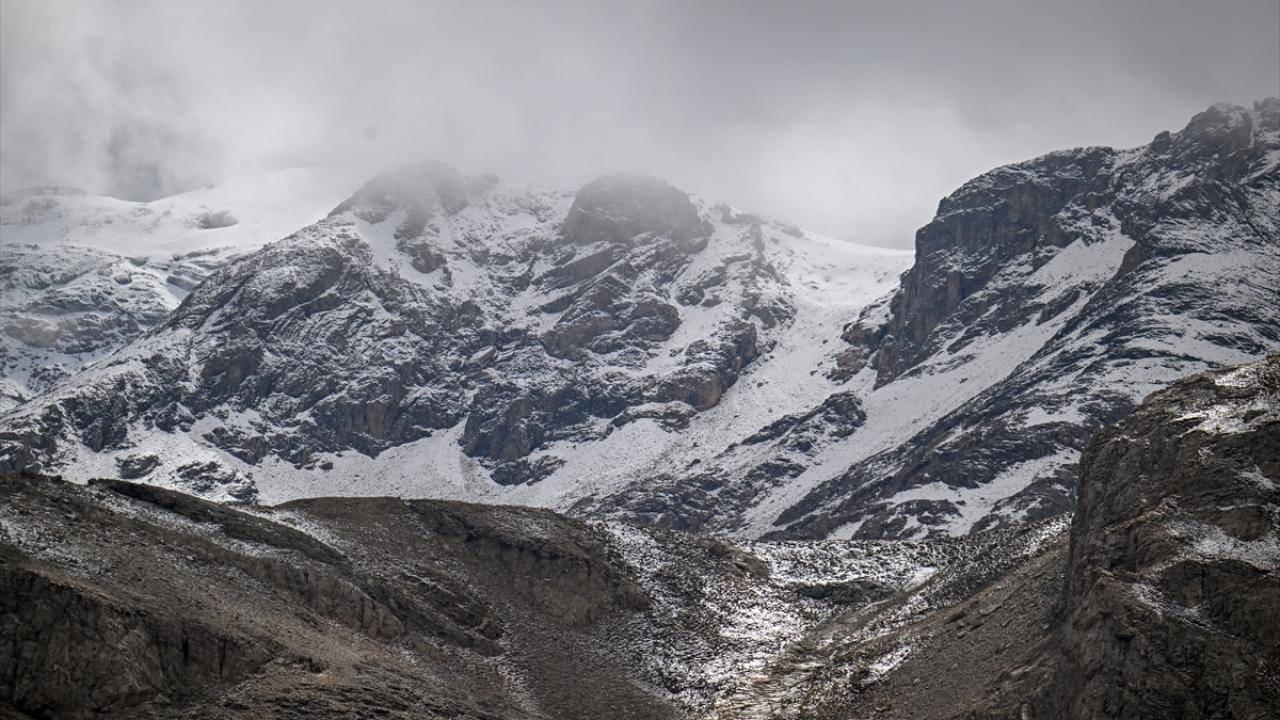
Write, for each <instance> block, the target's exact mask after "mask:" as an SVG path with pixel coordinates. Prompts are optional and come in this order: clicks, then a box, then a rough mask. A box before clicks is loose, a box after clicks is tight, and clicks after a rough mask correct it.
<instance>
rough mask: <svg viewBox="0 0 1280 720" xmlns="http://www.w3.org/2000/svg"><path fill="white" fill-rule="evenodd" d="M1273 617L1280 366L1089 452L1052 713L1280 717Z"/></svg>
mask: <svg viewBox="0 0 1280 720" xmlns="http://www.w3.org/2000/svg"><path fill="white" fill-rule="evenodd" d="M1277 607H1280V356H1273V357H1272V358H1271V359H1269V360H1267V361H1263V362H1259V363H1256V364H1253V365H1246V366H1243V367H1239V368H1236V369H1232V370H1225V371H1218V372H1213V373H1207V374H1204V375H1198V376H1195V377H1192V378H1190V379H1188V380H1185V381H1183V382H1179V383H1177V384H1176V385H1174V386H1173V387H1171V388H1169V389H1168V390H1164V391H1161V392H1159V393H1156V394H1154V395H1152V396H1151V397H1150V398H1149V399H1148V400H1147V401H1146V402H1145V403H1144V404H1143V405H1142V407H1141V408H1140V409H1139V410H1138V412H1136V413H1135V414H1134V415H1133V416H1131V417H1130V418H1128V419H1126V420H1125V421H1123V422H1121V423H1120V424H1119V425H1117V426H1116V427H1114V428H1110V429H1108V430H1105V431H1103V432H1102V433H1100V434H1099V435H1098V437H1097V438H1096V439H1095V440H1094V441H1093V443H1092V444H1091V445H1090V447H1089V451H1088V452H1087V453H1086V454H1085V456H1084V459H1083V461H1082V468H1081V483H1080V509H1079V511H1078V512H1077V514H1076V516H1075V520H1074V522H1073V524H1072V528H1071V552H1070V567H1069V575H1068V582H1067V590H1066V616H1065V620H1064V623H1063V625H1062V628H1061V630H1060V631H1059V632H1058V635H1057V638H1058V642H1059V643H1060V646H1061V647H1060V649H1061V658H1062V659H1061V662H1060V666H1059V669H1058V672H1057V674H1056V682H1055V683H1054V684H1053V686H1052V692H1051V694H1050V696H1049V698H1048V701H1047V705H1048V706H1051V707H1053V708H1054V709H1055V710H1054V713H1055V714H1052V715H1048V716H1049V717H1063V718H1094V717H1132V718H1153V719H1154V718H1169V717H1200V718H1254V717H1257V718H1261V717H1268V716H1271V715H1273V714H1274V713H1275V712H1276V711H1277V710H1280V619H1278V618H1277V616H1276V612H1275V609H1276V608H1277ZM1037 717H1038V715H1037Z"/></svg>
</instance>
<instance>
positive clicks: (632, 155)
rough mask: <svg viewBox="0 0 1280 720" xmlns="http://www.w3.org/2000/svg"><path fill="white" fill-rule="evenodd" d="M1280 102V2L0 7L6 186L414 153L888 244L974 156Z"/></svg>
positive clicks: (1044, 148) (913, 224)
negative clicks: (720, 206) (628, 187)
mask: <svg viewBox="0 0 1280 720" xmlns="http://www.w3.org/2000/svg"><path fill="white" fill-rule="evenodd" d="M1276 94H1280V0H1230V1H1228V0H1216V1H1213V2H1210V1H1208V0H1204V1H1201V2H1181V1H1178V0H1129V1H1126V0H1104V1H1098V2H1032V1H1030V0H1016V1H1015V0H1009V1H1007V2H1005V1H996V0H980V1H975V0H967V1H966V2H959V1H956V2H945V3H942V2H939V3H933V2H910V1H907V0H898V1H895V2H851V1H850V2H840V1H838V0H832V1H831V2H826V3H804V2H794V1H792V2H734V3H721V2H709V1H699V0H692V1H690V0H686V1H684V2H640V3H625V4H624V3H615V2H604V1H596V2H580V3H563V2H554V3H553V2H548V1H546V0H533V1H529V2H513V3H498V2H482V1H479V0H471V1H468V2H456V3H454V2H418V1H415V2H399V1H394V0H365V1H364V2H354V1H352V2H326V1H320V0H306V1H303V0H295V1H293V2H269V1H264V0H254V1H252V2H233V1H228V0H219V1H218V2H205V3H197V2H182V1H180V0H163V1H160V0H157V1H154V2H151V1H145V0H130V1H128V2H98V1H95V2H84V3H78V2H69V1H67V0H30V1H28V0H0V189H3V190H11V189H15V188H18V187H22V186H26V185H33V184H50V183H57V184H67V185H75V186H80V187H85V188H88V189H90V190H93V191H97V192H105V193H110V194H115V195H119V196H122V197H130V198H145V197H154V196H158V195H162V194H168V193H172V192H177V191H181V190H184V189H189V188H191V187H195V186H199V185H202V184H206V183H210V182H216V181H218V180H220V179H222V178H226V177H229V176H231V175H235V174H239V173H243V172H253V171H256V170H261V169H270V168H277V167H289V166H296V165H334V164H354V165H358V166H360V167H361V168H362V169H368V170H369V171H372V170H373V169H375V168H380V167H387V166H392V165H396V164H400V163H405V162H411V161H413V160H417V159H423V158H436V159H440V160H444V161H447V162H450V163H452V164H454V165H455V166H457V167H458V168H459V169H460V170H462V171H464V172H468V173H479V172H485V171H492V172H496V173H498V174H499V175H502V176H503V177H506V178H509V179H514V180H519V181H528V182H533V183H535V184H539V185H550V186H563V187H577V186H578V185H580V184H582V183H583V182H585V181H587V180H589V179H591V178H592V177H594V176H596V175H599V174H603V173H608V172H619V171H628V172H641V173H647V174H652V175H658V176H661V177H664V178H666V179H668V180H670V181H671V182H672V183H674V184H676V185H677V186H679V187H681V188H682V189H685V190H688V191H691V192H696V193H699V194H701V195H704V196H707V197H711V198H714V199H718V200H724V201H727V202H730V203H733V204H735V205H738V206H741V207H744V208H748V209H751V210H753V211H756V212H762V213H766V214H770V215H774V216H778V217H781V218H785V219H788V220H791V221H793V222H795V223H797V224H800V225H802V226H805V227H808V228H810V229H813V230H816V231H819V232H823V233H826V234H829V235H835V236H837V237H844V238H849V239H854V240H859V241H862V242H869V243H875V244H884V245H898V246H909V245H910V244H911V240H912V235H913V233H914V230H915V228H917V227H919V226H920V225H922V224H924V223H925V222H927V221H928V220H929V218H930V217H931V216H932V214H933V211H934V210H935V208H936V205H937V201H938V199H939V198H941V197H942V196H943V195H945V194H946V193H948V192H949V191H950V190H952V189H954V188H955V187H956V186H957V185H959V184H960V183H962V182H964V181H965V180H967V179H968V178H970V177H972V176H974V175H976V174H978V173H981V172H982V171H984V170H987V169H989V168H991V167H993V166H996V165H1000V164H1003V163H1006V162H1011V161H1016V160H1020V159H1025V158H1028V157H1032V156H1035V155H1038V154H1042V153H1044V152H1048V151H1051V150H1054V149H1059V148H1064V147H1071V146H1076V145H1086V144H1101V145H1116V146H1130V145H1136V144H1140V143H1144V142H1147V141H1148V140H1150V138H1151V137H1152V136H1153V135H1154V134H1155V133H1156V132H1158V131H1160V130H1162V129H1178V128H1180V127H1182V126H1183V125H1184V124H1185V123H1186V121H1187V120H1188V119H1189V118H1190V116H1191V115H1192V114H1194V113H1195V112H1197V111H1199V110H1201V109H1203V108H1205V107H1207V106H1208V105H1210V104H1212V103H1214V102H1219V101H1225V102H1234V103H1238V104H1249V103H1252V101H1254V100H1256V99H1259V98H1262V97H1265V96H1268V95H1276Z"/></svg>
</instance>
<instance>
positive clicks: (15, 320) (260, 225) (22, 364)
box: [0, 168, 361, 409]
mask: <svg viewBox="0 0 1280 720" xmlns="http://www.w3.org/2000/svg"><path fill="white" fill-rule="evenodd" d="M360 182H361V180H360V179H357V178H356V176H355V175H354V174H353V173H350V172H346V171H338V170H329V169H322V168H308V169H296V170H286V171H281V172H274V173H267V174H263V175H254V176H245V177H240V178H235V179H232V180H230V181H228V182H226V183H224V184H222V185H218V186H216V187H210V188H204V189H201V190H194V191H192V192H188V193H184V194H182V195H176V196H173V197H168V198H163V199H160V200H156V201H153V202H146V203H142V202H128V201H124V200H119V199H116V198H112V197H103V196H98V195H88V194H86V193H84V192H82V191H78V190H74V189H70V188H58V187H44V188H33V189H28V190H20V191H15V192H12V193H6V194H4V195H3V196H0V293H2V294H3V299H4V302H3V303H2V304H0V373H2V377H0V409H8V408H10V407H13V406H14V405H17V404H18V403H21V402H22V401H24V400H27V399H29V398H31V397H33V396H35V395H36V394H38V393H39V392H41V391H43V390H45V389H47V388H48V387H49V386H51V385H52V384H53V383H54V382H56V381H57V380H60V379H62V378H64V377H67V376H69V375H72V374H74V373H75V372H77V371H79V370H80V369H81V368H82V367H84V366H85V365H87V364H89V363H91V362H93V361H95V360H98V359H100V358H102V357H105V356H106V355H108V354H110V353H111V352H113V351H115V350H117V349H119V348H120V347H122V346H123V345H124V344H125V343H127V342H128V341H130V340H132V339H134V338H135V337H137V336H138V335H140V334H141V333H142V332H143V331H144V330H146V329H147V328H149V327H152V326H153V325H156V324H157V323H159V322H160V321H162V320H164V318H166V317H167V316H168V315H169V313H171V312H172V311H173V310H174V308H176V307H177V306H178V303H180V302H181V301H182V299H183V298H184V297H186V295H187V293H188V292H190V291H191V289H192V288H194V287H195V286H196V285H198V284H199V283H200V281H201V280H203V279H204V278H205V277H206V276H207V275H208V274H209V272H210V271H212V270H213V269H214V268H216V267H218V266H220V265H221V264H223V263H225V262H226V261H227V260H228V259H229V258H231V257H235V256H237V255H240V254H244V253H246V252H249V251H252V250H256V249H258V248H260V247H262V246H263V245H265V244H267V243H268V242H271V241H274V240H278V239H280V238H281V237H283V236H285V235H287V234H288V233H290V232H293V231H294V230H296V229H298V228H299V227H302V226H303V225H306V224H308V223H311V222H314V221H315V220H317V219H319V218H322V217H324V215H325V214H326V213H328V212H329V210H331V209H332V208H333V207H334V206H335V205H336V204H338V203H339V202H341V201H342V200H343V199H345V198H346V197H348V196H350V194H351V193H352V192H354V191H355V189H356V188H358V187H359V185H360Z"/></svg>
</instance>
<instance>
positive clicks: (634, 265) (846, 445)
mask: <svg viewBox="0 0 1280 720" xmlns="http://www.w3.org/2000/svg"><path fill="white" fill-rule="evenodd" d="M8 227H9V226H8V225H6V226H5V232H6V234H8V233H9V232H10V231H9V230H8ZM231 229H233V228H227V230H231ZM191 232H196V231H194V230H193V231H191ZM201 232H224V230H214V231H201ZM916 244H917V248H916V262H915V265H914V266H912V267H911V268H910V269H909V270H908V271H907V272H906V274H905V275H904V276H903V277H902V280H901V283H900V284H895V282H896V275H897V274H898V273H899V272H900V271H902V270H907V265H908V256H907V255H906V254H904V253H895V252H893V251H888V250H879V249H873V248H863V247H859V246H855V245H850V244H848V243H842V242H838V241H834V240H829V239H826V238H821V237H819V236H816V235H813V234H811V233H806V232H803V231H800V230H797V229H795V228H792V227H789V226H787V225H785V224H782V223H778V222H774V221H770V220H767V219H762V218H758V217H755V216H752V215H750V214H747V213H744V212H742V211H739V210H736V209H733V208H730V207H727V206H725V205H721V204H715V203H711V202H708V201H705V200H702V199H699V198H696V197H691V196H688V195H686V194H684V193H683V192H681V191H679V190H677V189H675V188H672V187H671V186H669V185H667V184H666V183H665V182H662V181H660V180H655V179H650V178H635V177H627V176H612V177H606V178H601V179H599V180H597V181H595V182H593V183H590V184H588V185H587V186H586V187H584V188H582V189H581V190H580V191H579V192H577V193H576V194H571V193H563V192H556V191H544V190H537V189H530V188H527V187H519V186H513V185H510V184H508V183H503V182H500V181H498V180H497V179H496V178H493V177H491V176H477V177H469V176H464V175H461V174H459V173H458V172H456V171H454V170H453V169H451V168H449V167H447V166H444V165H440V164H436V163H427V164H423V165H419V166H415V167H410V168H406V169H403V170H400V171H396V172H392V173H388V174H386V175H383V176H381V177H379V178H377V179H375V180H374V181H372V182H370V183H368V184H367V185H365V186H364V187H363V188H362V189H360V190H359V191H358V192H356V193H355V194H354V195H352V196H351V197H349V198H348V199H347V200H345V201H343V202H341V203H340V204H338V205H337V207H336V209H334V210H333V211H332V212H331V213H330V214H329V215H328V216H327V217H326V218H325V219H323V220H321V221H320V222H318V223H315V224H313V225H310V226H307V227H305V228H303V229H301V230H298V231H297V232H294V233H293V234H292V235H289V236H288V237H287V238H285V239H283V240H281V241H279V242H276V243H273V244H271V245H268V246H266V247H264V248H262V249H261V250H258V251H256V252H253V253H249V254H245V255H243V256H240V257H238V258H236V259H234V260H232V261H230V262H225V263H222V262H220V263H218V264H217V266H216V267H213V268H209V269H208V270H205V271H202V272H205V273H206V274H207V277H205V278H204V279H203V280H202V281H201V282H200V283H199V284H198V285H196V286H195V287H194V288H193V289H192V290H191V292H190V293H189V294H187V295H185V298H184V300H183V302H182V304H181V305H180V306H178V307H177V308H176V309H175V310H173V311H172V312H171V313H169V314H168V315H166V316H164V317H163V320H161V319H159V315H156V314H153V315H147V316H146V317H147V318H149V319H148V320H147V321H146V322H145V323H143V322H136V323H133V324H136V325H137V326H138V327H139V329H141V328H143V327H147V326H149V327H150V329H149V330H146V331H145V332H144V333H143V334H141V335H139V336H137V337H134V338H133V339H132V340H131V341H130V342H129V343H128V344H127V345H125V346H124V347H122V348H120V349H119V350H118V351H116V352H115V353H114V354H111V355H109V356H106V357H101V358H100V359H97V360H96V362H94V363H93V364H92V365H91V366H89V367H86V368H84V369H83V370H81V371H80V372H78V373H76V374H74V375H73V376H71V377H68V378H66V379H64V380H63V381H61V382H58V383H56V384H53V385H52V386H51V387H49V389H48V390H47V391H45V392H43V393H42V394H39V395H37V396H36V397H33V398H32V399H30V400H29V401H27V402H25V403H23V404H21V405H19V406H17V407H15V408H13V409H11V410H10V411H8V412H7V413H5V414H4V415H3V416H0V469H6V470H9V471H42V472H51V473H60V474H63V475H66V476H68V477H71V478H74V479H79V480H86V479H88V478H91V477H121V478H138V479H145V481H146V482H149V483H154V484H159V485H164V486H169V487H175V488H180V489H184V490H187V491H192V492H197V493H200V494H204V495H206V496H208V497H213V498H224V499H225V498H238V499H252V498H255V497H256V498H258V499H259V500H261V501H262V502H265V503H278V502H283V501H286V500H290V499H295V498H301V497H314V496H324V495H351V496H361V495H382V494H386V495H400V496H404V497H432V498H444V499H460V500H472V501H481V502H496V503H511V504H520V505H534V506H542V507H550V508H554V509H557V510H561V511H565V512H569V513H572V514H575V515H578V516H583V517H593V518H612V519H619V520H627V521H632V522H638V523H641V524H655V525H662V526H667V527H672V528H678V529H693V530H705V531H711V532H716V533H721V534H727V535H731V536H736V537H741V538H759V537H777V538H827V537H835V538H848V537H859V538H918V537H925V536H930V537H933V536H947V535H953V536H954V535H963V534H966V533H969V532H973V531H976V530H982V529H985V528H993V527H1001V526H1004V525H1008V524H1016V523H1020V522H1024V521H1033V520H1038V519H1046V518H1049V517H1052V516H1055V515H1058V514H1060V513H1063V512H1065V511H1068V510H1069V509H1071V507H1073V503H1074V494H1075V487H1076V480H1077V473H1076V461H1077V460H1078V458H1079V455H1080V452H1081V450H1082V449H1083V447H1084V445H1085V443H1086V442H1087V440H1088V438H1089V437H1090V436H1091V435H1092V434H1093V433H1094V432H1095V431H1096V430H1098V429H1099V428H1101V427H1103V426H1105V425H1106V424H1108V423H1110V422H1113V421H1115V420H1116V419H1118V418H1119V417H1122V416H1123V415H1124V414H1125V413H1127V412H1129V411H1131V410H1132V409H1133V408H1134V407H1135V406H1136V404H1137V403H1138V402H1139V401H1140V400H1141V398H1142V397H1143V396H1144V395H1146V394H1147V393H1149V392H1151V391H1154V390H1157V389H1160V388H1162V387H1164V386H1166V385H1167V384H1168V383H1170V382H1172V381H1173V380H1174V379H1176V378H1177V377H1180V376H1183V375H1186V374H1189V373H1192V372H1198V371H1202V370H1205V369H1209V368H1213V367H1220V366H1223V365H1227V364H1232V363H1239V362H1245V361H1248V360H1251V359H1256V358H1257V357H1260V356H1262V355H1264V354H1266V353H1267V352H1269V351H1274V350H1275V349H1277V348H1280V319H1277V315H1276V313H1274V312H1271V311H1270V308H1272V307H1275V306H1280V100H1277V99H1270V100H1266V101H1263V102H1260V103H1257V104H1255V106H1254V107H1253V108H1252V109H1246V108H1239V107H1234V106H1227V105H1219V106H1214V107H1212V108H1210V109H1208V110H1206V111H1205V112H1203V113H1201V114H1199V115H1197V116H1196V117H1194V118H1193V119H1192V120H1191V122H1190V123H1189V124H1188V125H1187V127H1186V128H1184V129H1183V130H1182V131H1180V132H1176V133H1161V134H1160V135H1158V136H1157V137H1156V138H1155V140H1154V141H1153V142H1152V143H1151V144H1150V145H1147V146H1143V147H1140V148H1135V149H1131V150H1113V149H1110V148H1084V149H1078V150H1071V151H1065V152H1059V153H1054V154H1051V155H1048V156H1045V157H1042V158H1038V159H1035V160H1031V161H1028V162H1025V163H1020V164H1017V165H1011V166H1008V167H1004V168H999V169H996V170H993V171H991V172H989V173H987V174H985V175H983V176H981V177H979V178H977V179H975V180H973V181H971V182H970V183H967V184H966V185H965V186H963V187H962V188H960V189H959V190H957V191H956V192H955V193H954V194H952V195H951V196H950V197H948V198H946V199H944V200H943V201H942V202H941V204H940V206H939V212H938V215H937V217H936V218H935V219H934V220H933V222H931V223H930V224H929V225H927V226H926V227H924V228H923V229H921V230H920V232H919V233H918V235H917V238H916ZM64 251H67V252H69V251H70V250H69V248H66V249H64ZM84 257H86V258H91V257H92V256H91V255H89V254H86V255H85V256H84ZM85 262H89V263H92V262H96V261H93V260H85ZM10 267H12V268H14V269H9V267H6V269H5V278H6V280H5V282H6V283H7V287H8V288H9V289H8V290H6V292H5V294H6V299H8V298H9V297H19V296H21V297H25V295H16V294H15V292H19V291H15V290H14V289H13V288H21V290H20V293H24V294H25V293H28V292H29V291H30V289H31V288H32V287H35V286H33V285H31V284H30V283H29V282H28V281H26V280H24V279H23V278H24V277H25V275H23V273H24V272H25V270H23V269H22V268H23V266H21V265H16V264H15V265H13V266H10ZM95 277H99V278H105V277H106V276H105V275H103V274H102V273H101V272H99V273H98V275H97V276H95ZM10 278H18V280H17V281H14V280H12V279H10ZM100 284H109V283H106V282H105V281H103V283H100ZM170 284H171V283H170ZM33 307H35V309H34V310H32V311H31V312H30V313H28V311H27V310H22V309H20V310H19V311H18V312H17V313H15V314H14V318H13V322H12V323H10V325H11V326H12V327H27V326H28V325H29V324H30V322H31V321H30V317H28V316H29V315H31V314H36V315H38V314H39V312H41V311H40V306H39V305H38V304H37V305H35V306H33ZM59 312H60V311H59ZM105 314H106V315H107V316H109V317H108V318H107V319H98V318H95V319H94V322H100V323H101V324H102V325H103V326H110V327H120V326H127V327H128V328H129V330H128V332H120V333H115V334H112V333H111V332H108V333H106V334H105V335H104V337H106V338H107V339H106V340H103V341H102V343H101V344H100V345H98V346H97V347H98V348H100V349H98V350H94V351H93V352H94V353H98V355H101V354H104V353H105V352H107V348H111V349H114V348H115V347H116V346H117V345H118V343H119V342H120V341H121V340H123V339H125V336H126V335H129V334H130V333H132V332H134V331H133V330H132V327H133V325H131V324H130V323H129V322H126V321H122V320H120V318H122V317H124V315H122V314H121V313H120V312H118V311H115V310H111V311H108V312H105ZM111 318H114V319H111ZM122 323H123V325H122ZM40 327H43V326H40ZM23 332H26V331H23ZM38 335H39V333H34V334H32V333H30V332H28V333H27V334H26V335H23V334H22V332H19V333H17V334H14V333H10V334H9V338H10V339H9V340H6V343H8V345H6V347H19V346H21V348H22V349H21V351H20V352H21V353H27V352H28V349H27V348H29V347H30V346H31V345H30V338H31V337H35V336H38ZM14 338H17V339H14ZM36 344H37V345H38V344H39V343H38V342H37V343H36ZM91 354H92V353H91ZM98 355H93V357H95V358H97V357H98ZM30 357H36V356H35V355H31V356H30ZM8 372H9V371H6V374H8ZM27 377H28V376H24V375H21V374H18V379H19V381H20V384H21V385H23V387H26V386H27V385H28V384H30V383H31V382H32V381H30V380H28V379H27ZM51 380H52V378H48V379H43V378H42V379H39V381H38V383H39V384H40V386H41V387H43V385H44V384H47V383H48V382H50V381H51Z"/></svg>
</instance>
